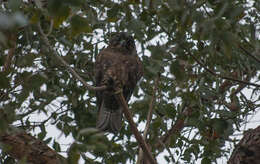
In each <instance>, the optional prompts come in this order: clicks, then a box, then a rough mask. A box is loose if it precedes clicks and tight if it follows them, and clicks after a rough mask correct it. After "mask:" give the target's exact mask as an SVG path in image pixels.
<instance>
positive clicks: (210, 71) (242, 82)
mask: <svg viewBox="0 0 260 164" xmlns="http://www.w3.org/2000/svg"><path fill="white" fill-rule="evenodd" d="M182 47H183V46H182ZM183 48H184V49H185V50H186V51H187V49H186V48H185V47H183ZM187 52H188V55H190V56H191V57H192V58H193V59H194V60H195V61H196V62H197V63H198V64H199V65H200V66H201V67H203V68H204V69H205V70H206V71H207V72H209V73H211V74H212V75H214V76H216V77H219V78H221V79H226V80H230V81H235V82H238V83H241V84H246V85H251V86H255V87H260V85H258V84H255V83H250V82H248V81H243V80H239V79H234V78H231V77H227V76H223V75H220V74H217V73H215V72H214V71H213V70H211V69H209V68H207V66H206V65H205V64H203V63H202V62H201V61H199V60H198V59H197V58H196V57H195V55H193V54H192V53H190V52H189V51H187Z"/></svg>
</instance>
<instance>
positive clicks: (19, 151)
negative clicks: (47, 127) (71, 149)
mask: <svg viewBox="0 0 260 164" xmlns="http://www.w3.org/2000/svg"><path fill="white" fill-rule="evenodd" d="M0 142H1V143H3V149H2V150H3V151H5V152H7V153H8V154H10V155H11V156H12V157H13V158H15V159H18V160H23V159H26V162H28V163H32V164H39V163H45V164H66V163H67V161H66V158H64V157H63V156H61V155H60V154H58V153H57V152H55V151H54V150H52V149H51V148H49V147H48V146H47V145H46V144H44V143H43V142H42V141H41V140H39V139H36V138H34V137H32V136H31V135H28V134H26V133H25V132H22V131H19V132H13V133H10V134H8V133H4V134H0Z"/></svg>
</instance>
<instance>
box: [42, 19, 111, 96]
mask: <svg viewBox="0 0 260 164" xmlns="http://www.w3.org/2000/svg"><path fill="white" fill-rule="evenodd" d="M38 28H39V31H40V33H41V36H42V38H43V41H44V43H45V44H46V45H47V47H48V49H49V51H50V52H52V53H53V54H54V55H55V57H56V58H57V59H58V60H59V61H60V62H61V63H62V64H63V65H65V66H66V68H67V69H68V70H69V72H70V73H71V74H72V75H73V76H74V77H75V78H76V79H78V80H79V81H80V82H81V83H82V84H83V85H84V86H85V87H86V88H88V89H89V90H92V91H102V90H106V89H107V87H106V86H98V87H93V86H91V85H89V84H88V83H87V82H86V81H85V80H84V79H82V78H81V77H80V76H79V75H78V74H77V72H76V71H75V70H74V69H72V68H71V67H70V65H69V64H68V63H67V62H66V61H65V60H64V59H63V58H62V57H61V56H60V55H59V54H58V53H57V52H56V51H54V50H53V49H52V47H51V45H50V42H49V40H48V38H47V36H46V35H45V34H44V33H43V30H42V28H41V25H40V23H38Z"/></svg>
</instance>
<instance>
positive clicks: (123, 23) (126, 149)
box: [0, 0, 260, 163]
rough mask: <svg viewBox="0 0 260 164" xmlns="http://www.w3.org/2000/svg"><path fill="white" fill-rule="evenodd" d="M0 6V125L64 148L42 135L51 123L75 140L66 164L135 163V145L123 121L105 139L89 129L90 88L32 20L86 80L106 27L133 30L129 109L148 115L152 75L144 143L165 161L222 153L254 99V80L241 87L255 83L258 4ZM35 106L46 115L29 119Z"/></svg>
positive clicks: (67, 1) (55, 2)
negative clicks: (138, 69) (134, 66)
mask: <svg viewBox="0 0 260 164" xmlns="http://www.w3.org/2000/svg"><path fill="white" fill-rule="evenodd" d="M0 10H1V13H0V22H1V24H0V46H1V49H0V51H1V52H0V53H1V55H0V66H1V67H0V69H1V72H0V109H1V110H2V109H3V111H4V112H5V114H6V115H7V116H8V118H7V119H6V120H0V128H1V129H0V131H1V130H4V128H6V127H7V126H6V125H7V124H9V123H12V122H15V123H19V127H20V128H24V129H25V130H28V131H30V130H33V129H35V128H37V127H38V128H39V129H40V133H38V134H37V136H38V138H40V139H42V140H44V141H45V142H46V143H50V142H52V143H53V144H52V145H53V147H54V149H55V150H56V151H64V150H61V148H60V145H59V144H61V143H60V142H59V141H56V140H55V139H54V138H48V139H46V133H47V131H46V128H45V126H46V125H47V124H48V123H50V122H51V123H52V125H53V126H56V127H57V128H58V129H59V130H60V131H61V132H62V133H63V134H64V135H65V136H68V135H71V136H73V138H74V139H75V141H77V142H76V143H75V144H72V145H71V146H70V148H69V151H68V155H69V157H70V159H71V160H73V161H78V159H79V156H80V155H81V156H82V157H83V159H84V160H86V161H89V162H90V161H92V162H93V161H96V162H97V161H101V162H102V163H120V162H121V163H125V162H126V161H130V162H133V163H135V160H136V156H137V152H138V144H137V143H136V142H135V140H133V139H132V138H131V137H132V132H131V131H130V129H129V126H128V124H127V123H125V124H124V126H123V128H122V130H121V132H120V134H119V135H116V136H112V137H111V136H110V137H108V136H103V135H100V134H98V133H96V131H95V130H93V129H92V128H93V127H95V120H96V115H97V109H96V105H95V93H93V92H91V91H88V90H86V88H84V87H83V86H82V85H80V84H79V83H78V82H77V80H76V79H75V78H73V77H72V76H71V75H70V74H69V73H68V72H67V71H66V68H65V67H64V66H63V65H62V64H60V62H59V61H58V60H57V59H56V58H55V57H54V55H53V54H49V52H48V51H46V49H47V47H46V45H45V44H44V42H43V40H42V38H41V37H40V36H41V35H40V32H39V25H40V26H41V28H42V29H43V32H44V33H46V34H48V38H49V41H50V43H51V46H53V49H55V50H56V51H57V52H59V53H60V54H61V55H62V56H63V58H64V59H65V60H66V61H67V62H68V63H69V64H70V65H71V67H73V68H74V69H75V70H76V72H77V73H78V74H79V75H81V77H83V78H84V79H85V80H86V81H87V82H89V83H90V84H93V82H94V79H93V62H94V61H95V56H96V55H97V54H98V52H99V51H100V49H101V48H102V46H104V43H106V42H107V39H108V37H109V36H110V34H111V33H112V32H115V31H127V32H129V33H131V34H133V36H134V38H135V39H136V41H137V45H138V52H139V56H140V57H141V58H142V61H143V64H144V69H145V72H144V77H143V80H142V82H141V83H140V86H139V89H137V90H136V91H135V93H134V97H135V99H133V100H134V102H133V103H132V104H130V108H132V109H133V110H132V112H133V113H134V115H135V116H137V117H136V118H138V119H137V121H136V123H137V124H140V123H142V122H145V121H146V115H147V112H148V108H149V103H150V101H151V99H152V95H153V88H154V84H155V83H154V81H155V79H156V78H159V82H158V87H157V90H156V96H155V105H154V112H153V119H152V121H151V123H150V130H149V133H148V143H149V144H150V145H151V147H152V150H153V153H154V154H155V155H158V154H159V153H161V152H162V150H165V151H167V153H164V154H167V155H165V160H166V161H168V162H170V161H171V162H176V163H178V162H180V161H185V162H188V163H191V161H194V160H195V161H197V160H201V159H202V163H211V162H213V161H216V160H217V159H218V158H220V157H222V156H225V155H228V154H229V150H227V148H226V147H225V144H226V143H227V142H230V140H231V138H230V137H231V136H232V134H233V133H234V130H237V129H239V128H240V126H241V125H242V124H243V123H244V122H245V121H246V120H245V118H246V117H247V116H248V115H249V114H252V113H253V112H254V110H255V109H256V108H257V104H258V103H259V102H258V101H259V100H258V99H259V98H258V97H257V93H258V91H259V87H255V86H251V85H248V82H251V83H257V82H258V81H259V74H258V68H259V60H256V59H257V57H256V59H255V58H254V56H257V55H259V48H260V47H259V37H257V35H259V31H257V30H259V23H260V15H259V10H260V4H259V2H258V1H245V0H234V1H226V0H218V1H213V0H209V1H206V0H197V1H190V0H185V1H176V0H169V1H167V0H146V1H135V0H124V1H112V0H107V1H103V0H100V1H95V0H87V1H85V0H49V1H41V0H35V1H23V0H10V1H7V2H2V4H1V7H0ZM12 49H15V51H14V52H13V54H12V53H10V52H12V51H11V50H12ZM8 58H10V59H11V60H10V63H9V64H8ZM226 77H228V78H226ZM245 90H246V91H247V93H248V94H249V96H248V95H245V94H244V92H243V91H245ZM187 108H189V109H192V110H191V112H190V114H189V116H188V117H187V115H183V111H185V109H187ZM37 113H38V114H39V113H44V114H45V115H46V116H47V118H46V120H43V121H41V122H34V121H33V120H32V119H30V117H31V115H33V114H37ZM179 119H184V120H185V121H184V126H185V127H180V128H179V130H177V131H176V134H174V135H171V136H170V138H169V144H168V143H167V144H166V143H165V147H163V149H156V147H155V146H154V143H158V142H159V139H160V136H163V135H165V134H167V133H168V132H169V129H171V127H172V126H173V125H174V123H175V122H177V121H178V120H179ZM179 131H181V133H179ZM108 138H109V139H108ZM83 152H89V153H91V154H92V155H93V156H94V158H90V157H88V156H87V155H86V154H84V153H83ZM172 154H173V155H172ZM93 156H92V157H93ZM4 159H5V158H4Z"/></svg>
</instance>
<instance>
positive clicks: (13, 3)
mask: <svg viewBox="0 0 260 164" xmlns="http://www.w3.org/2000/svg"><path fill="white" fill-rule="evenodd" d="M21 4H22V1H21V0H9V1H8V7H9V8H10V9H11V10H13V11H17V10H19V8H20V6H21Z"/></svg>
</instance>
